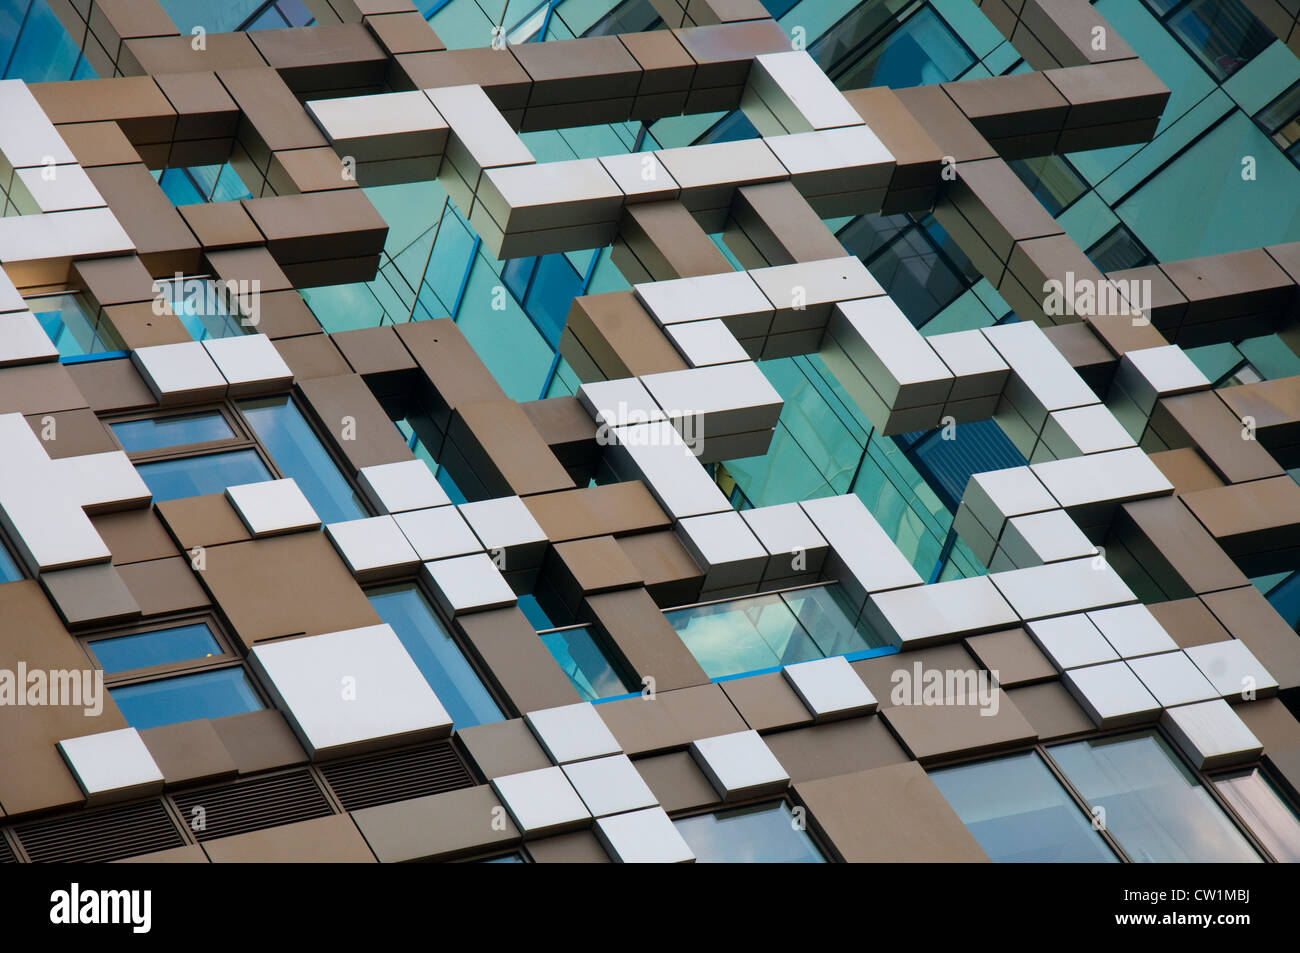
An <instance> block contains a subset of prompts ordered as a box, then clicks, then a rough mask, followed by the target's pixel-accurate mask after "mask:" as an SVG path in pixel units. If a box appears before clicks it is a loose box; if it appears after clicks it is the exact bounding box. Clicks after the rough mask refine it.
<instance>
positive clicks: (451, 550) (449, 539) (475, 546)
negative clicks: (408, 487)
mask: <svg viewBox="0 0 1300 953" xmlns="http://www.w3.org/2000/svg"><path fill="white" fill-rule="evenodd" d="M393 519H394V520H395V521H396V522H397V525H398V526H399V527H401V530H402V532H403V533H405V534H406V538H407V539H409V540H410V541H411V545H412V546H414V547H415V551H416V553H417V554H419V557H420V558H421V559H424V560H429V559H446V558H447V557H449V556H465V555H468V554H469V553H478V552H482V551H483V544H482V543H480V542H479V541H478V537H477V536H475V535H474V531H473V530H472V529H470V528H469V524H468V523H466V522H465V518H464V517H463V516H461V515H460V513H459V512H457V511H456V508H455V507H452V506H437V507H434V508H432V509H427V510H408V511H407V512H405V513H397V514H395V515H394V516H393Z"/></svg>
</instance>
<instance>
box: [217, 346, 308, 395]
mask: <svg viewBox="0 0 1300 953" xmlns="http://www.w3.org/2000/svg"><path fill="white" fill-rule="evenodd" d="M203 346H204V347H205V348H207V349H208V354H209V355H211V357H212V360H213V361H214V362H215V363H216V365H217V370H219V371H221V374H222V376H223V377H225V379H226V380H227V381H228V382H229V383H230V396H231V397H243V396H245V395H248V394H273V393H276V392H278V391H282V390H287V389H288V388H289V386H290V385H291V384H293V371H291V370H289V365H288V364H286V363H285V362H284V358H282V357H281V356H280V352H279V351H277V350H276V349H275V345H274V344H272V343H271V339H270V338H269V337H267V336H266V335H265V334H243V335H239V336H236V337H228V338H212V339H211V340H208V341H204V342H203Z"/></svg>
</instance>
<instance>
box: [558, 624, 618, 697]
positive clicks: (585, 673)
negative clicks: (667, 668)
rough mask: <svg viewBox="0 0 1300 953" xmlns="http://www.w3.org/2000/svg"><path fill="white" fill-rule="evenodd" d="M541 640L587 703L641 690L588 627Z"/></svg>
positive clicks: (560, 631) (566, 630) (562, 630)
mask: <svg viewBox="0 0 1300 953" xmlns="http://www.w3.org/2000/svg"><path fill="white" fill-rule="evenodd" d="M541 639H542V644H543V645H545V646H546V648H547V650H548V651H549V652H550V653H551V655H552V656H553V657H554V658H555V661H556V662H557V663H558V664H559V666H560V668H561V669H563V670H564V674H565V675H567V676H569V681H570V682H571V683H572V684H573V687H574V688H575V689H577V692H578V694H579V695H580V696H581V697H582V700H583V701H594V700H595V699H597V698H609V697H611V696H613V695H624V694H626V693H628V692H631V691H636V689H637V688H639V686H634V685H632V684H630V683H629V682H628V681H627V680H625V679H624V678H623V676H622V675H620V674H619V673H618V671H617V669H615V667H614V664H613V663H612V662H611V661H610V660H609V657H608V656H607V655H606V654H605V653H604V652H603V651H602V650H601V648H600V646H599V645H598V644H597V643H596V640H595V639H594V638H593V637H592V634H591V631H590V629H588V628H587V627H586V626H583V627H582V628H577V629H561V630H559V631H557V632H544V633H542V635H541Z"/></svg>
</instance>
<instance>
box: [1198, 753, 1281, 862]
mask: <svg viewBox="0 0 1300 953" xmlns="http://www.w3.org/2000/svg"><path fill="white" fill-rule="evenodd" d="M1214 786H1215V787H1216V788H1218V790H1219V793H1220V794H1222V795H1223V797H1224V800H1226V801H1227V802H1228V803H1229V804H1231V805H1232V809H1233V810H1235V811H1236V812H1237V814H1238V815H1240V817H1241V819H1242V820H1244V821H1245V822H1246V826H1247V827H1249V828H1250V829H1251V830H1252V831H1254V832H1255V836H1256V837H1258V838H1259V839H1260V841H1262V842H1263V844H1264V846H1265V847H1267V848H1268V850H1269V853H1271V854H1272V855H1273V857H1274V859H1275V860H1277V861H1278V862H1279V863H1284V864H1294V863H1297V862H1300V819H1297V817H1296V812H1295V809H1294V808H1292V807H1291V805H1290V804H1288V803H1287V802H1286V799H1285V798H1283V797H1282V794H1281V792H1279V791H1278V789H1277V786H1276V785H1274V784H1273V782H1272V781H1270V780H1269V778H1268V775H1266V774H1265V773H1264V772H1263V771H1261V770H1259V768H1250V769H1249V770H1246V771H1241V772H1237V773H1235V774H1231V775H1228V776H1227V777H1223V778H1218V779H1216V780H1215V782H1214Z"/></svg>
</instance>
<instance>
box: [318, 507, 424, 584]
mask: <svg viewBox="0 0 1300 953" xmlns="http://www.w3.org/2000/svg"><path fill="white" fill-rule="evenodd" d="M325 532H326V533H327V534H328V535H329V538H330V542H332V543H333V544H334V548H335V549H337V550H338V551H339V555H340V556H342V557H343V561H344V562H345V563H347V564H348V568H349V569H351V570H352V575H354V576H356V577H357V578H358V579H361V580H364V581H370V580H374V579H382V578H384V577H386V576H396V575H401V574H403V573H407V572H410V571H411V570H413V569H414V568H415V567H416V565H417V564H418V563H419V562H420V557H419V556H417V555H416V553H415V550H414V549H412V548H411V544H410V543H409V542H407V540H406V537H405V536H404V535H403V534H402V531H401V529H400V528H399V527H398V525H397V523H396V522H394V520H393V518H392V517H391V516H372V517H370V518H369V519H360V520H348V521H347V522H344V523H330V524H329V525H327V526H326V527H325Z"/></svg>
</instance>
